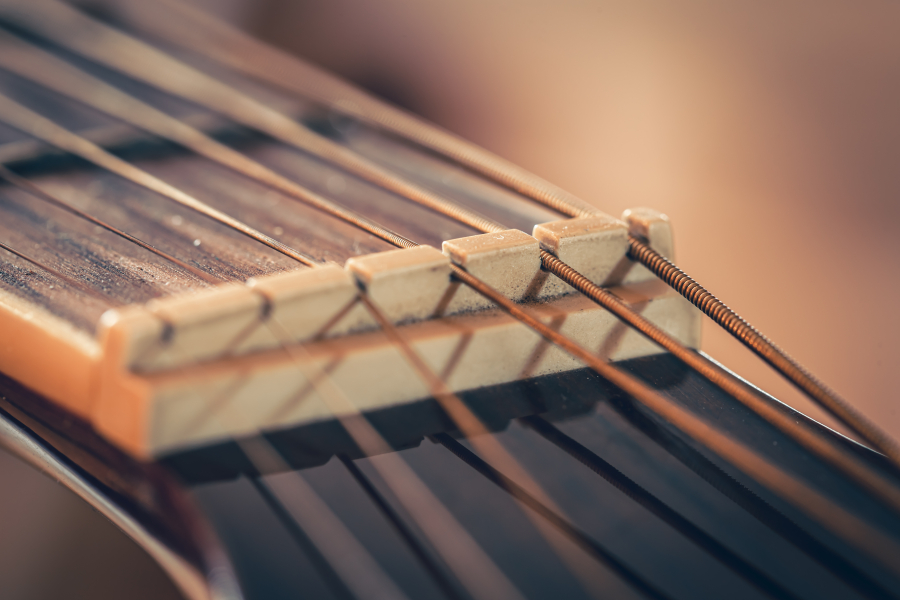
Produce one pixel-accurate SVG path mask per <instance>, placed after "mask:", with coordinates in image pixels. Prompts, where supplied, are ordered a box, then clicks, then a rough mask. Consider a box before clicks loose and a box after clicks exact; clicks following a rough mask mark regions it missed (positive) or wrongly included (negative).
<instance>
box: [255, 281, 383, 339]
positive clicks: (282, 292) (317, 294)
mask: <svg viewBox="0 0 900 600" xmlns="http://www.w3.org/2000/svg"><path fill="white" fill-rule="evenodd" d="M247 286H248V287H249V288H250V289H251V290H253V291H254V292H255V293H257V294H259V295H261V296H262V297H263V298H264V299H265V301H266V302H267V304H268V311H269V312H268V314H267V315H265V319H263V321H264V323H262V325H261V326H260V327H259V328H258V329H257V331H256V332H254V334H253V335H252V336H249V337H248V338H247V339H246V340H245V342H244V343H243V344H242V345H241V348H240V352H241V353H243V352H251V351H254V350H266V349H269V348H273V347H277V346H279V345H281V344H283V343H297V342H305V341H309V340H311V339H318V338H327V337H334V336H337V335H343V334H346V333H350V332H353V331H359V330H361V329H366V328H369V327H374V326H375V322H374V321H373V319H372V317H371V316H370V315H369V314H368V312H367V311H366V310H365V308H364V307H363V306H361V305H359V304H358V303H356V300H357V297H358V295H359V289H358V288H357V286H356V281H355V280H354V278H353V276H352V275H351V274H350V273H348V272H347V271H346V270H345V269H344V268H343V267H340V266H338V265H329V266H326V267H321V268H316V269H303V270H296V271H285V272H283V273H276V274H275V275H267V276H264V277H258V278H253V279H250V280H248V281H247Z"/></svg>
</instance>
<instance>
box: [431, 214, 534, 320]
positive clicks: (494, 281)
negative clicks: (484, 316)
mask: <svg viewBox="0 0 900 600" xmlns="http://www.w3.org/2000/svg"><path fill="white" fill-rule="evenodd" d="M443 250H444V254H446V255H447V256H449V257H450V260H452V261H453V262H454V263H456V264H458V265H459V266H461V267H463V268H464V269H465V270H466V271H468V272H469V273H471V274H472V275H474V276H475V277H477V278H479V279H481V280H482V281H484V282H485V283H487V284H488V285H489V286H491V287H492V288H494V289H495V290H497V291H498V292H500V293H501V294H503V295H504V296H506V297H507V298H510V299H511V300H514V301H516V302H521V301H522V300H524V299H525V298H526V297H528V296H529V295H530V293H531V291H532V286H533V284H534V282H535V278H536V277H538V274H539V273H540V270H541V257H540V254H539V251H540V246H539V245H538V242H537V240H536V239H534V238H533V237H531V236H530V235H528V234H527V233H523V232H521V231H519V230H517V229H508V230H506V231H501V232H499V233H485V234H482V235H473V236H470V237H465V238H459V239H455V240H449V241H446V242H444V245H443ZM490 306H493V302H491V301H490V300H488V299H487V298H485V297H484V296H482V295H481V294H479V293H477V292H475V291H474V290H472V289H470V288H469V287H468V286H465V285H458V286H457V289H456V290H455V292H454V293H453V297H452V298H451V299H450V302H449V303H448V305H447V308H446V310H445V311H443V314H454V313H458V312H465V311H469V310H478V309H483V308H487V307H490Z"/></svg>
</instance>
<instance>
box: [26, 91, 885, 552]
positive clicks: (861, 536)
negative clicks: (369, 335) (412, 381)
mask: <svg viewBox="0 0 900 600" xmlns="http://www.w3.org/2000/svg"><path fill="white" fill-rule="evenodd" d="M16 107H17V108H19V109H22V110H25V111H27V109H24V107H21V106H18V105H16ZM29 113H30V111H27V112H26V115H27V114H29ZM30 114H32V115H33V114H34V113H30ZM18 116H21V113H19V115H18ZM39 119H41V120H42V122H46V123H50V122H49V121H47V120H46V119H43V118H41V117H39ZM26 121H27V119H26ZM50 124H51V125H52V126H53V127H55V128H57V130H59V129H61V128H59V127H58V126H56V125H53V124H52V123H50ZM30 129H31V128H28V127H26V129H25V131H26V132H29V133H32V135H35V134H37V136H38V137H42V139H45V140H46V141H48V142H51V143H53V139H52V136H47V135H40V134H41V133H44V132H43V131H41V128H39V129H38V131H36V132H32V131H30ZM63 131H64V132H65V133H66V134H67V135H68V136H72V137H74V138H77V136H74V134H72V133H71V132H68V131H65V130H63ZM48 138H49V139H48ZM67 141H68V140H67ZM78 141H79V142H83V140H78ZM74 147H75V148H76V150H81V149H83V145H82V144H80V143H79V144H74ZM94 148H95V149H96V150H97V151H98V152H100V153H103V151H102V150H100V149H99V148H96V147H94ZM91 154H93V153H91ZM132 168H133V169H136V168H134V167H132ZM126 172H127V171H126ZM452 269H453V272H454V277H456V278H457V279H459V280H460V281H462V282H464V283H466V284H467V285H469V286H470V287H473V289H475V290H476V291H478V292H479V293H481V294H482V295H485V296H486V297H488V298H489V299H491V300H493V301H495V302H496V303H498V304H499V305H500V306H501V308H503V309H504V310H506V311H507V312H509V313H511V314H512V315H514V316H516V318H518V319H519V320H522V321H523V322H525V323H526V324H527V325H529V326H530V327H531V328H532V329H535V330H537V331H538V332H539V333H540V334H541V335H542V336H543V337H545V339H548V341H551V342H552V343H554V344H556V345H558V346H560V347H561V348H563V349H564V350H566V351H567V352H569V353H570V354H573V355H574V356H576V357H577V358H579V359H580V360H582V361H586V363H587V364H588V365H589V366H591V367H592V368H593V369H594V370H596V371H598V373H600V374H601V375H602V376H604V377H605V378H606V379H608V380H610V381H612V382H613V383H614V384H616V385H617V386H618V387H622V385H625V390H626V391H628V392H629V393H631V394H632V395H634V396H635V397H636V398H637V399H639V400H641V401H642V402H644V403H645V404H647V405H648V406H651V407H653V406H654V405H655V408H651V409H652V410H654V412H659V411H660V410H665V411H666V412H667V414H668V417H667V418H670V419H673V422H675V424H676V426H678V427H679V428H680V429H682V430H683V431H686V433H688V434H689V435H691V436H692V437H693V435H694V434H697V433H699V432H703V431H707V434H706V435H707V436H709V435H711V434H709V433H708V432H709V431H712V430H711V429H709V428H708V426H707V425H706V424H705V423H702V421H699V420H694V419H695V418H694V417H693V415H690V414H689V413H686V412H683V411H682V410H681V409H680V408H679V407H677V406H666V403H667V400H666V399H664V398H662V397H659V398H655V397H653V396H655V395H654V394H653V393H652V391H651V390H649V388H647V391H648V392H650V394H649V395H647V394H644V395H643V397H642V396H641V395H640V392H639V391H640V390H641V386H643V384H641V383H639V382H638V381H637V380H632V381H629V380H630V379H632V378H630V376H628V375H627V374H624V373H618V372H617V370H616V369H615V368H614V367H610V366H609V365H607V364H606V363H605V362H603V361H602V360H600V359H597V358H596V357H593V356H592V355H591V354H590V353H589V352H587V351H586V350H584V349H583V348H581V347H580V346H578V345H577V344H575V343H574V342H571V340H568V339H566V338H564V337H562V336H559V335H558V334H557V332H555V331H553V330H551V329H550V328H547V327H546V326H544V325H543V324H542V323H540V322H539V321H537V320H535V319H533V318H530V316H529V315H527V314H526V313H524V312H523V311H521V309H519V308H518V307H517V306H516V305H515V304H514V303H512V302H510V301H509V300H508V299H506V298H505V297H503V296H502V295H500V294H498V293H497V292H496V291H494V290H492V289H491V288H490V287H489V286H486V285H484V284H483V282H480V281H479V280H477V279H476V278H474V277H472V276H471V275H470V274H468V273H466V272H465V271H463V270H462V269H460V268H459V267H457V266H456V265H453V266H452ZM605 367H609V368H611V369H612V371H605ZM620 384H621V385H620ZM629 384H631V385H629ZM679 422H680V424H679ZM698 441H701V443H707V445H708V444H709V443H713V441H714V442H715V443H714V445H715V446H717V447H718V450H717V451H718V452H721V453H722V454H723V455H725V456H727V457H728V459H729V460H730V461H732V462H734V463H736V464H739V465H743V466H744V467H745V468H749V469H750V470H751V472H756V473H757V474H758V475H760V476H761V478H764V479H767V480H768V481H769V482H770V483H771V482H774V481H780V482H781V484H780V487H778V488H776V489H779V491H780V492H781V493H782V494H783V495H784V496H786V497H787V498H788V499H789V501H791V502H793V503H795V504H798V502H797V498H798V497H800V496H805V497H806V500H805V503H806V504H807V505H808V508H810V509H811V512H812V513H813V514H814V515H815V516H816V517H817V519H819V520H821V521H823V522H825V523H827V522H828V521H829V520H830V521H831V522H832V523H831V524H832V525H833V526H835V527H836V528H837V529H838V530H839V531H840V532H841V533H840V534H841V535H842V536H844V537H846V538H847V539H849V540H852V541H851V543H853V544H854V545H857V546H859V547H861V548H862V549H864V550H865V549H866V543H865V542H864V541H863V540H867V539H868V540H870V541H872V542H873V543H874V547H880V548H885V547H890V545H891V542H890V540H888V539H887V538H884V537H883V536H881V535H880V533H879V532H875V531H873V530H871V528H868V526H866V525H865V524H864V523H863V522H862V521H859V520H858V519H856V518H855V517H853V516H852V515H848V514H841V509H840V508H839V507H837V506H836V505H834V504H833V503H831V502H830V501H829V500H827V499H826V498H823V497H821V495H819V494H818V493H817V492H815V491H814V490H812V489H810V488H808V487H807V486H805V484H802V483H800V482H799V481H790V478H788V477H787V476H785V475H784V474H783V473H780V472H779V471H778V470H777V468H775V467H774V466H773V465H771V464H770V463H768V462H767V461H765V460H764V459H761V458H760V457H755V456H753V455H752V452H750V451H749V450H748V449H747V448H746V447H743V446H742V445H740V444H738V445H737V446H735V445H734V444H735V442H733V441H732V440H729V439H727V438H725V439H721V438H719V439H716V440H712V439H710V438H707V439H706V440H704V439H703V436H702V435H701V436H700V437H699V439H698ZM744 451H745V452H744ZM788 490H790V491H789V492H788ZM799 504H800V505H801V506H802V505H803V504H804V502H799ZM829 513H831V514H830V516H826V515H829ZM838 515H840V516H838ZM851 523H852V524H851ZM880 556H881V559H882V560H884V557H885V555H884V554H883V553H882V554H881V555H880ZM888 562H890V561H888Z"/></svg>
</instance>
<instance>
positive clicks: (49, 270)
mask: <svg viewBox="0 0 900 600" xmlns="http://www.w3.org/2000/svg"><path fill="white" fill-rule="evenodd" d="M0 25H2V29H0V124H2V125H3V127H4V129H2V131H0V134H2V136H3V139H2V142H3V144H2V145H0V165H2V166H0V179H2V181H3V184H2V185H3V188H2V193H0V213H2V219H0V261H2V262H0V338H2V341H0V372H2V375H0V440H2V442H3V445H4V447H5V448H7V449H9V450H11V451H12V452H14V453H16V454H18V455H19V456H21V457H22V458H24V459H25V460H27V461H28V462H30V463H31V464H32V465H34V466H35V467H37V468H39V469H41V470H43V471H45V472H46V473H48V474H50V475H51V476H52V477H54V478H56V479H58V480H59V481H60V482H62V483H63V484H65V485H66V486H67V487H69V488H70V489H71V490H73V491H74V492H75V493H76V494H77V495H79V496H80V497H81V498H83V499H84V500H85V501H86V502H88V503H89V504H90V505H91V506H93V507H94V508H96V509H97V510H98V511H100V512H101V513H103V514H104V515H105V516H107V517H108V518H109V519H110V520H111V521H112V522H113V523H114V524H115V525H117V526H118V527H120V528H121V529H122V531H123V532H124V533H125V534H127V535H128V536H129V537H131V538H132V539H133V540H135V541H136V542H137V543H138V544H139V545H140V546H141V547H142V548H144V549H145V550H146V551H147V553H148V554H149V555H150V556H151V557H152V558H153V559H154V560H156V561H157V562H158V563H159V565H160V566H161V567H162V568H163V569H164V570H165V572H166V573H167V574H168V575H169V576H170V577H171V579H172V581H173V582H174V583H175V584H176V585H177V586H178V588H179V590H180V591H181V592H182V593H183V594H184V596H185V597H186V598H190V599H201V598H247V599H253V598H265V599H271V598H296V597H304V598H358V599H368V598H449V599H477V600H482V599H485V600H486V599H495V598H506V599H520V598H529V599H537V598H605V597H613V598H620V597H621V598H632V597H635V598H673V599H674V598H684V599H687V598H692V599H693V598H758V597H771V598H898V597H900V472H898V464H900V448H898V446H897V444H896V442H895V441H894V440H892V439H891V438H890V437H889V436H888V435H886V434H885V433H884V432H882V431H881V430H880V429H879V428H878V427H877V425H875V424H873V423H871V422H870V421H868V420H867V419H866V418H865V417H863V416H862V415H861V414H860V413H859V412H857V411H856V410H855V409H854V408H853V407H852V406H851V405H850V404H848V403H847V402H846V401H844V400H843V399H841V398H840V397H839V396H838V395H837V394H835V393H834V392H833V391H831V390H829V389H828V388H827V387H826V386H825V385H824V384H823V383H821V382H820V381H818V380H817V379H816V378H815V377H813V376H812V375H811V374H809V373H808V372H807V371H806V370H805V369H803V367H801V366H800V365H799V364H797V363H796V362H795V361H794V360H793V359H791V358H790V357H789V356H788V355H787V354H786V353H784V352H783V351H782V350H780V349H779V348H778V347H777V346H775V345H774V344H773V343H772V342H771V341H769V340H768V339H767V338H766V337H765V336H763V335H762V334H761V333H760V332H758V331H757V330H755V329H754V328H753V327H752V326H751V325H749V324H748V323H747V322H745V321H744V320H743V319H741V318H740V317H739V316H738V315H736V314H735V313H734V312H733V311H731V309H729V308H728V307H727V306H726V305H725V304H724V303H722V302H721V301H719V300H718V299H717V298H716V297H715V296H713V295H712V294H711V293H710V292H708V291H707V290H705V289H704V288H703V287H702V286H701V285H700V284H699V283H697V282H696V281H694V280H693V279H692V278H691V277H690V276H689V275H688V274H686V273H684V272H683V271H682V270H680V269H679V268H678V267H677V266H676V264H675V263H674V262H673V257H674V248H673V243H672V239H673V237H672V224H671V223H670V222H669V219H668V218H667V217H666V216H665V215H663V214H661V213H659V212H657V211H654V210H652V209H649V208H641V207H636V208H634V209H631V210H629V211H626V212H625V214H623V215H621V216H620V217H613V216H610V215H607V214H604V213H601V212H599V211H598V210H597V209H596V208H594V207H593V206H591V205H589V204H587V203H585V202H583V201H581V200H579V199H578V198H576V197H574V196H573V195H571V194H569V193H567V192H565V191H563V190H561V189H559V188H557V187H555V186H553V185H551V184H549V183H547V182H545V181H543V180H541V179H539V178H537V177H536V176H534V175H532V174H530V173H528V172H526V171H524V170H522V169H520V168H518V167H516V166H514V165H512V164H510V163H508V162H506V161H504V160H502V159H500V158H498V157H496V156H494V155H492V154H490V153H488V152H487V151H485V150H482V149H480V148H478V147H476V146H474V145H472V144H470V143H468V142H465V141H464V140H461V139H459V138H457V137H455V136H453V135H452V134H449V133H447V132H445V131H443V130H441V129H439V128H437V127H434V126H432V125H430V124H428V123H426V122H424V121H422V120H420V119H419V118H417V117H415V116H413V115H411V114H408V113H406V112H404V111H402V110H400V109H397V108H395V107H392V106H390V105H389V104H386V103H384V102H382V101H380V100H377V99H375V98H374V97H371V96H369V95H367V94H366V93H364V92H362V91H361V90H359V89H357V88H355V87H353V86H351V85H350V84H348V83H346V82H344V81H342V80H340V79H338V78H336V77H334V76H332V75H330V74H328V73H326V72H324V71H321V70H319V69H317V68H315V67H312V66H311V65H309V64H307V63H304V62H302V61H301V60H299V59H297V58H295V57H292V56H289V55H286V54H284V53H282V52H280V51H278V50H276V49H274V48H271V47H268V46H266V45H265V44H263V43H261V42H259V41H257V40H255V39H253V38H251V37H248V36H246V35H245V34H243V33H240V32H238V31H236V30H234V29H231V28H230V27H229V26H227V25H224V24H222V23H220V22H218V21H216V20H215V19H214V18H213V17H211V16H209V15H206V14H204V13H201V12H197V11H196V10H194V9H191V8H188V7H186V6H184V5H182V4H180V3H178V2H177V1H176V0H165V1H159V2H154V3H147V2H142V1H140V0H123V1H120V2H115V3H111V4H109V5H108V6H105V9H104V10H102V11H96V12H92V13H90V14H89V13H87V12H84V11H83V10H81V9H79V8H76V7H73V6H71V5H68V4H66V3H63V2H59V1H57V0H5V1H4V2H2V3H0ZM704 314H705V315H706V316H708V317H709V318H710V319H711V320H712V321H714V322H715V326H721V327H723V328H725V329H726V330H727V331H728V332H730V333H731V334H733V335H734V336H735V337H737V338H738V339H740V340H741V341H742V342H743V343H745V344H746V345H747V346H748V347H749V348H750V349H751V350H753V351H754V352H756V353H757V354H758V355H759V356H760V357H762V358H763V359H764V360H765V361H767V362H768V363H769V364H770V365H771V366H772V368H773V369H776V370H777V371H778V372H780V373H782V374H783V375H784V376H785V377H786V378H787V379H788V380H790V381H791V382H792V383H793V384H794V385H795V386H796V387H797V388H798V389H799V390H801V391H802V392H803V393H804V394H806V395H807V396H808V397H809V398H811V399H812V400H813V401H815V402H816V403H818V404H819V405H820V406H821V407H822V408H823V409H825V410H826V411H828V412H829V413H830V414H831V415H832V416H834V418H836V419H837V420H838V421H839V422H841V423H842V425H844V426H845V427H846V428H847V429H848V430H850V431H852V432H853V433H854V434H855V435H856V436H857V437H858V439H859V440H861V442H857V441H854V440H851V439H849V438H847V437H844V436H843V435H840V434H838V433H836V432H835V431H833V430H831V429H829V428H827V427H824V426H823V425H821V424H819V423H817V422H816V421H813V420H812V419H809V418H807V417H806V416H804V415H803V414H801V413H799V412H797V411H795V410H793V409H792V408H791V407H789V406H787V405H785V404H783V403H781V402H779V401H778V400H776V399H775V398H773V397H771V396H769V395H767V394H766V393H764V392H762V391H761V390H760V389H758V388H756V387H754V386H753V385H752V384H750V383H749V382H747V381H745V380H744V379H742V378H740V377H739V376H738V375H736V374H734V373H732V372H731V371H729V370H727V369H726V368H725V367H723V366H722V365H720V364H719V363H717V362H716V361H715V360H714V359H713V358H711V357H709V356H707V355H706V354H704V353H703V352H701V351H700V350H699V344H700V326H701V322H702V320H703V319H705V318H706V317H705V316H704Z"/></svg>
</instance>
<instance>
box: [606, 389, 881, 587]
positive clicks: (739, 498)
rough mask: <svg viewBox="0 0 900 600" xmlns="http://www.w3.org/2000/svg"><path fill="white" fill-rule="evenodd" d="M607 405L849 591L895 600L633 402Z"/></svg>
mask: <svg viewBox="0 0 900 600" xmlns="http://www.w3.org/2000/svg"><path fill="white" fill-rule="evenodd" d="M609 405H610V407H611V408H612V409H613V410H614V411H615V412H616V413H618V414H619V415H620V416H621V417H622V418H623V419H625V420H626V421H627V422H628V423H630V424H631V425H632V426H634V428H635V429H636V430H637V431H639V432H641V433H643V434H644V435H645V436H646V437H647V438H648V439H649V440H651V441H652V442H653V443H654V444H656V445H657V446H659V448H660V449H662V450H663V451H664V452H666V453H667V454H668V455H669V456H671V457H672V458H674V459H675V460H677V461H678V462H680V463H681V464H682V465H684V466H685V467H687V468H688V469H690V470H691V471H693V472H694V473H695V474H696V475H697V476H698V477H700V478H701V479H702V480H703V481H705V482H706V483H708V484H709V485H710V487H712V488H713V489H714V490H716V491H717V492H718V493H720V494H722V495H723V496H725V497H726V498H728V499H729V500H731V501H732V502H733V503H734V504H735V505H737V506H738V507H740V508H741V509H743V510H744V511H745V512H746V513H747V514H749V515H750V516H751V517H753V518H754V519H756V520H757V521H758V522H759V523H761V524H762V525H764V526H765V527H767V528H768V529H769V530H770V531H772V532H774V533H775V534H776V535H778V536H779V537H781V538H782V539H783V540H785V541H786V542H788V543H789V544H791V545H793V546H794V547H795V548H797V549H799V550H800V551H801V552H803V553H804V554H806V555H807V556H809V557H810V558H812V559H813V560H814V561H815V562H817V563H819V564H820V565H822V566H823V567H824V568H825V569H826V571H828V572H830V573H832V574H834V575H836V576H837V577H839V578H840V579H841V580H842V581H845V582H847V583H848V584H849V585H850V586H851V587H853V588H855V589H859V590H860V591H861V593H862V594H863V595H864V596H866V597H874V598H886V599H887V598H896V597H895V596H894V595H893V594H892V593H890V592H887V591H886V590H885V588H883V587H882V586H881V585H880V584H879V583H878V582H877V581H876V580H875V579H873V578H872V577H870V576H869V575H868V574H867V573H865V572H864V571H862V570H861V569H860V568H858V567H857V566H856V565H855V564H853V563H852V562H850V561H849V560H848V559H846V558H844V557H843V556H842V555H841V554H839V553H838V552H836V551H835V550H833V549H832V548H830V547H829V546H828V545H826V544H825V543H823V542H821V541H820V540H819V539H818V538H817V537H815V536H813V535H811V534H810V533H809V532H808V531H807V530H806V529H804V528H803V527H801V526H800V525H798V524H797V523H796V522H795V521H794V520H792V519H791V518H789V517H788V516H787V515H785V514H784V513H783V512H781V510H779V509H778V508H776V507H775V506H773V505H772V504H770V503H769V502H768V501H766V500H764V499H763V498H762V497H761V496H759V495H758V494H757V493H756V492H754V491H753V490H751V489H750V488H748V487H747V486H746V485H744V484H743V483H741V482H740V481H738V480H737V479H735V477H734V476H732V475H731V474H729V473H728V472H726V471H725V470H724V469H723V468H722V467H720V466H719V465H718V464H716V463H715V462H713V461H712V460H710V459H709V458H708V457H706V456H705V455H704V454H703V453H701V452H700V451H699V450H698V449H696V448H694V447H693V446H692V445H690V444H688V443H686V442H685V441H684V440H683V439H681V438H680V437H679V436H677V435H676V434H674V433H672V432H670V431H669V430H668V429H667V428H666V427H664V426H662V425H661V424H660V423H659V422H657V421H655V420H653V419H651V418H650V417H649V416H647V415H646V414H644V413H643V412H642V411H641V410H640V409H639V408H637V407H636V406H635V403H634V402H631V401H629V400H628V399H626V398H624V397H622V396H619V397H612V398H610V402H609Z"/></svg>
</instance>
